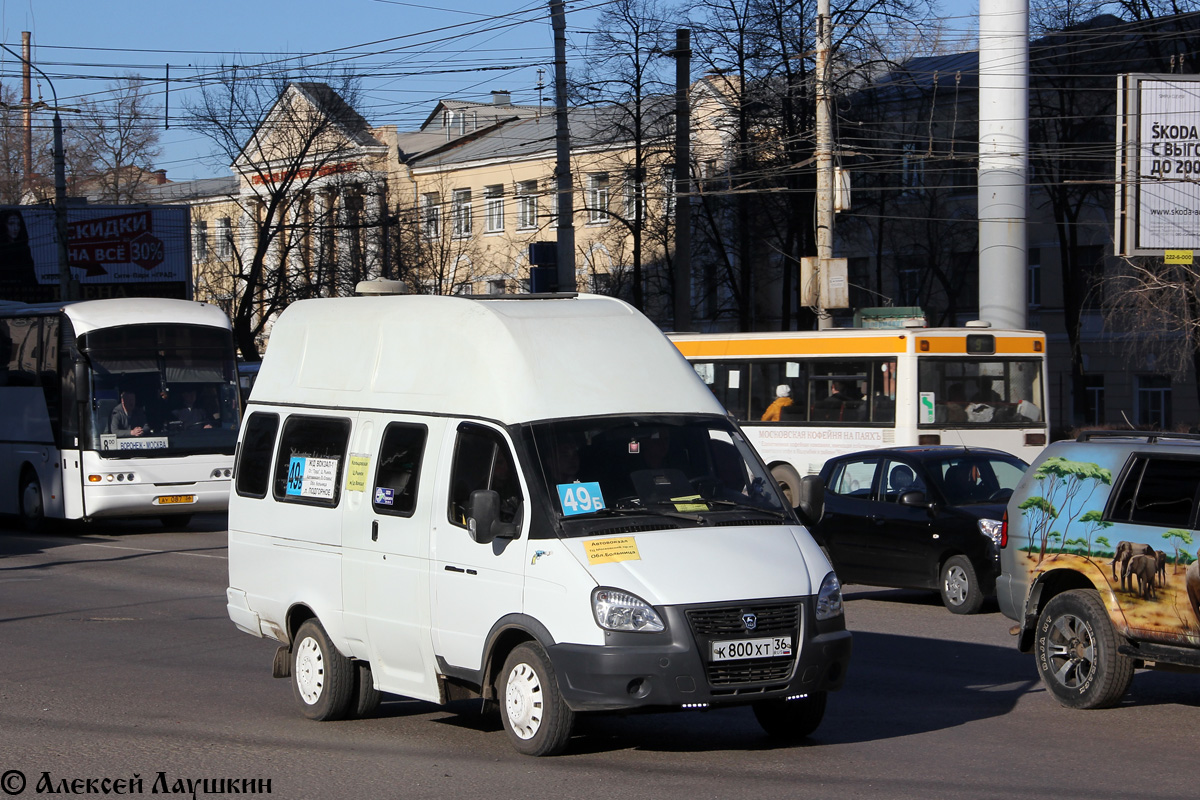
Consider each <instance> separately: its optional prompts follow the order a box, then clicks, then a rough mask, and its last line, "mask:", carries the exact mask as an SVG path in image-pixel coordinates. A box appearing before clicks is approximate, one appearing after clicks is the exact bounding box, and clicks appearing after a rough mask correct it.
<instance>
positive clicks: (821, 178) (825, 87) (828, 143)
mask: <svg viewBox="0 0 1200 800" xmlns="http://www.w3.org/2000/svg"><path fill="white" fill-rule="evenodd" d="M831 50H833V24H832V20H831V18H830V13H829V0H817V64H816V67H817V146H816V158H817V197H816V200H817V265H816V270H815V273H816V274H815V275H813V276H812V279H811V280H812V283H815V286H813V290H814V291H815V293H816V307H817V327H818V328H821V329H822V330H824V329H825V328H830V327H832V326H833V323H832V320H831V318H830V316H829V313H828V311H827V310H826V307H825V301H826V297H825V294H826V292H825V287H826V286H827V285H828V283H829V270H830V262H831V261H832V260H833V213H834V212H833V206H834V198H833V108H832V106H833V102H832V98H831V94H832V93H831V91H830V86H829V83H830V80H829V62H830V51H831Z"/></svg>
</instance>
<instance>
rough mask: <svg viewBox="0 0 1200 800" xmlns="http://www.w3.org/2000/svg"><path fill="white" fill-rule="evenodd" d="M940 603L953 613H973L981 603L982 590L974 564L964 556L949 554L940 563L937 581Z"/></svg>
mask: <svg viewBox="0 0 1200 800" xmlns="http://www.w3.org/2000/svg"><path fill="white" fill-rule="evenodd" d="M938 588H939V589H940V590H941V593H942V603H943V604H944V605H945V606H946V608H948V609H950V610H951V611H952V612H954V613H955V614H974V613H975V612H976V611H978V610H979V607H980V606H982V605H983V591H982V590H981V589H980V588H979V578H977V577H976V575H975V565H974V564H972V563H971V560H970V559H969V558H967V557H966V556H951V557H950V558H948V559H946V563H945V564H943V565H942V577H941V579H940V580H939V581H938Z"/></svg>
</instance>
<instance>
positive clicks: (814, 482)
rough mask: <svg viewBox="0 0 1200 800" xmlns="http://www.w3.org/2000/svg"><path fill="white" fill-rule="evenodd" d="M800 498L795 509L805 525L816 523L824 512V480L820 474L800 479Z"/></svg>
mask: <svg viewBox="0 0 1200 800" xmlns="http://www.w3.org/2000/svg"><path fill="white" fill-rule="evenodd" d="M799 495H800V498H799V502H797V503H796V510H797V511H798V512H800V520H801V521H802V522H803V523H804V524H805V525H816V524H817V523H818V522H820V521H821V517H822V516H823V515H824V513H825V480H824V479H823V478H822V477H821V476H820V475H805V476H804V477H803V478H801V479H800V492H799Z"/></svg>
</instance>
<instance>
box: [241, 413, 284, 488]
mask: <svg viewBox="0 0 1200 800" xmlns="http://www.w3.org/2000/svg"><path fill="white" fill-rule="evenodd" d="M278 431H279V415H278V414H264V413H263V412H261V411H256V412H254V413H253V414H251V415H250V419H248V420H246V434H245V436H243V437H242V444H241V447H240V449H239V454H238V462H237V470H236V471H237V475H236V476H235V478H234V480H235V481H236V482H237V493H238V494H240V495H242V496H243V497H259V498H262V497H266V496H267V487H268V486H269V485H270V483H271V453H273V452H274V451H275V434H276V433H277V432H278Z"/></svg>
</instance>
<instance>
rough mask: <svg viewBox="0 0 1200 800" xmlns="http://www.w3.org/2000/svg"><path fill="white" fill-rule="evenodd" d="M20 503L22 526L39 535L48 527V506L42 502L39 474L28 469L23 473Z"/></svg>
mask: <svg viewBox="0 0 1200 800" xmlns="http://www.w3.org/2000/svg"><path fill="white" fill-rule="evenodd" d="M17 497H18V501H19V502H20V506H21V524H22V525H23V526H24V527H25V530H27V531H29V532H30V533H37V532H38V531H40V530H42V529H43V528H45V527H46V506H45V504H44V503H43V501H42V498H43V496H42V483H41V481H39V480H38V477H37V473H35V472H34V471H33V470H31V469H29V468H26V469H25V470H24V471H23V472H22V473H21V483H20V491H19V492H18V495H17Z"/></svg>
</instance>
